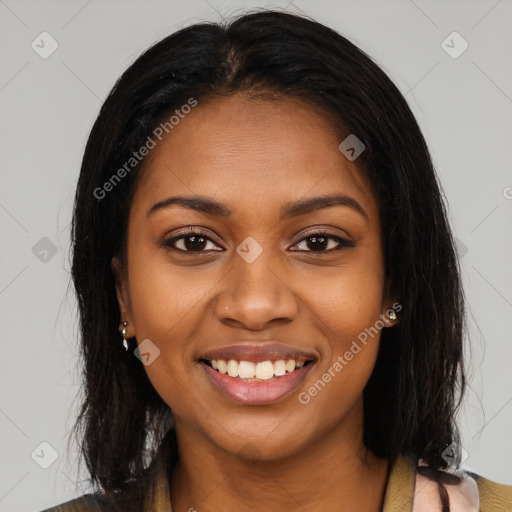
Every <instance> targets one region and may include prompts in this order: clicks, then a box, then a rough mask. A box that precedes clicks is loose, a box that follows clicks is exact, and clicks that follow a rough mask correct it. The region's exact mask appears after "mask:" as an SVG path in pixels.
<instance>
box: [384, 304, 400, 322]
mask: <svg viewBox="0 0 512 512" xmlns="http://www.w3.org/2000/svg"><path fill="white" fill-rule="evenodd" d="M401 310H402V305H401V304H400V303H399V302H398V301H394V302H393V304H388V305H387V309H386V310H385V311H384V312H383V313H382V315H381V317H382V318H383V319H384V321H385V322H386V327H393V326H395V325H396V324H397V323H399V321H400V319H399V315H398V313H399V312H400V311H401Z"/></svg>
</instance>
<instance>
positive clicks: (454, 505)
mask: <svg viewBox="0 0 512 512" xmlns="http://www.w3.org/2000/svg"><path fill="white" fill-rule="evenodd" d="M440 502H441V503H442V504H443V505H448V504H449V506H450V510H451V511H452V512H459V511H460V512H510V511H511V510H512V486H509V485H504V484H499V483H497V482H493V481H491V480H488V479H487V478H484V477H482V476H480V475H478V474H476V473H473V472H471V471H468V470H464V469H459V470H457V471H453V470H450V471H437V470H432V468H429V467H428V466H424V465H422V464H421V463H420V464H419V466H418V468H417V473H416V482H415V493H414V505H415V506H414V508H413V510H414V512H423V511H427V510H437V507H439V503H440ZM439 510H440V509H439Z"/></svg>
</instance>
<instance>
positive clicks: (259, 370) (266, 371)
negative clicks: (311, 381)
mask: <svg viewBox="0 0 512 512" xmlns="http://www.w3.org/2000/svg"><path fill="white" fill-rule="evenodd" d="M294 368H295V366H294ZM273 376H274V365H273V364H272V363H271V362H270V361H263V362H261V363H258V364H257V365H256V377H257V378H258V379H262V380H268V379H271V378H272V377H273Z"/></svg>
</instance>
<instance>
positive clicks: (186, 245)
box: [162, 231, 222, 252]
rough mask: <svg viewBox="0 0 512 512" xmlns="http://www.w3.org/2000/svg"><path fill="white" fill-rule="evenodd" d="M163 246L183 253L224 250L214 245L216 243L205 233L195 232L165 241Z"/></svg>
mask: <svg viewBox="0 0 512 512" xmlns="http://www.w3.org/2000/svg"><path fill="white" fill-rule="evenodd" d="M162 245H163V246H164V247H169V248H170V249H174V250H176V251H182V252H207V251H211V250H214V251H221V250H222V249H219V248H218V246H217V245H216V244H214V242H213V241H212V240H211V239H210V238H208V237H207V236H206V235H205V234H204V233H200V232H195V231H192V232H189V233H188V234H182V235H180V236H176V237H174V238H171V239H169V240H165V241H164V242H163V244H162ZM216 247H217V249H216Z"/></svg>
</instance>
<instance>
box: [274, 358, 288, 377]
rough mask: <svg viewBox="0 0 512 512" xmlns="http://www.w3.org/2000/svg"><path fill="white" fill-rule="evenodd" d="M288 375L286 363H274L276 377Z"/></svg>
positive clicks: (281, 361)
mask: <svg viewBox="0 0 512 512" xmlns="http://www.w3.org/2000/svg"><path fill="white" fill-rule="evenodd" d="M285 373H286V361H283V360H282V359H280V360H279V361H276V362H275V363H274V375H276V376H277V377H280V376H281V375H284V374H285Z"/></svg>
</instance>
